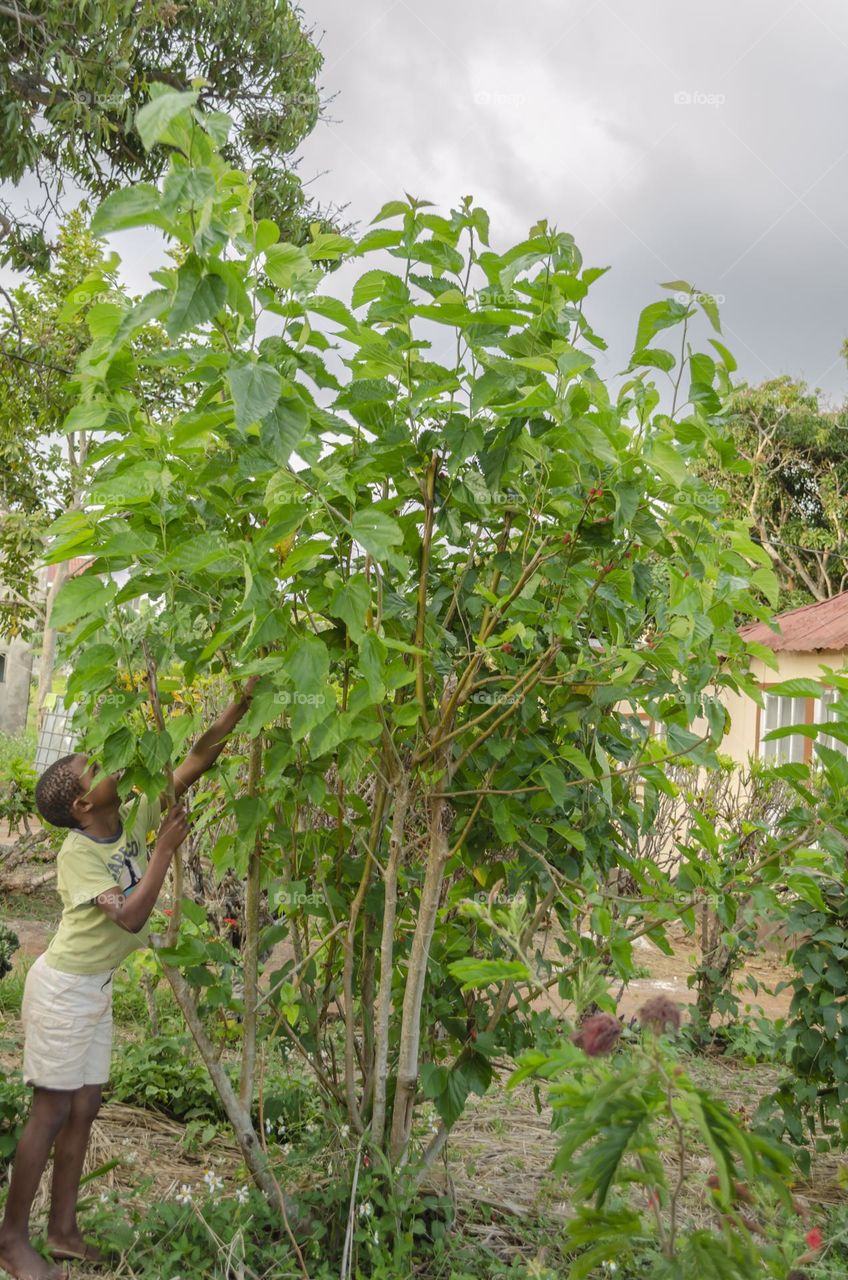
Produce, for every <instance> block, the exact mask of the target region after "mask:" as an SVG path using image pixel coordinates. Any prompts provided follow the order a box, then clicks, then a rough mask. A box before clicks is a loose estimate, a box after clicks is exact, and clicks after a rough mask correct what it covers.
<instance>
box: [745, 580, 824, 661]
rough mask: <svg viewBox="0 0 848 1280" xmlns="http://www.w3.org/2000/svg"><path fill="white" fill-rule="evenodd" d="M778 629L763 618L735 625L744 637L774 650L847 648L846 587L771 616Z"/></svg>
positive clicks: (794, 651)
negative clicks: (740, 625)
mask: <svg viewBox="0 0 848 1280" xmlns="http://www.w3.org/2000/svg"><path fill="white" fill-rule="evenodd" d="M772 622H776V623H777V624H778V626H779V627H780V633H779V634H777V633H775V632H774V631H772V629H771V627H770V626H769V624H768V623H766V622H749V623H747V625H746V626H744V627H740V628H739V634H740V635H741V636H744V637H745V639H746V640H758V641H759V642H760V644H765V645H768V647H769V648H770V649H774V650H775V652H778V651H781V650H782V651H784V652H787V653H814V652H815V651H816V650H817V649H848V591H842V592H840V594H839V595H838V596H831V597H830V599H829V600H818V601H816V603H815V604H804V605H802V606H801V608H800V609H790V611H789V612H788V613H781V614H779V615H777V617H775V618H772Z"/></svg>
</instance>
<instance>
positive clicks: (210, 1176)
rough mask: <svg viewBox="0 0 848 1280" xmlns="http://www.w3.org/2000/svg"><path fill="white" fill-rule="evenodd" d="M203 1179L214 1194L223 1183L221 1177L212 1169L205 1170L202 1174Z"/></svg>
mask: <svg viewBox="0 0 848 1280" xmlns="http://www.w3.org/2000/svg"><path fill="white" fill-rule="evenodd" d="M203 1181H204V1182H205V1183H206V1185H207V1187H208V1188H209V1191H210V1193H211V1194H212V1195H214V1194H215V1192H216V1191H220V1190H221V1188H222V1187H223V1185H224V1181H223V1179H222V1178H219V1177H218V1175H217V1173H215V1171H214V1169H207V1170H206V1172H205V1173H204V1175H203Z"/></svg>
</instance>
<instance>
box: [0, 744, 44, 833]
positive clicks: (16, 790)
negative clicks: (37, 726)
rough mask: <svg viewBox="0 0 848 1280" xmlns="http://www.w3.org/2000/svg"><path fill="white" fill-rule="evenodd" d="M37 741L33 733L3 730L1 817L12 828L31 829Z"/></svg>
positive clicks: (1, 749)
mask: <svg viewBox="0 0 848 1280" xmlns="http://www.w3.org/2000/svg"><path fill="white" fill-rule="evenodd" d="M34 756H35V741H34V738H33V736H32V735H30V734H23V735H21V736H20V737H11V736H10V735H9V734H5V733H0V778H2V780H3V781H2V785H0V820H2V821H4V822H7V823H8V824H9V829H10V830H11V831H12V832H19V831H20V830H21V828H23V829H24V830H26V829H27V826H28V821H29V819H30V818H31V817H32V816H33V815H34V813H35V781H36V775H35V769H34V768H33V765H32V761H33V758H34Z"/></svg>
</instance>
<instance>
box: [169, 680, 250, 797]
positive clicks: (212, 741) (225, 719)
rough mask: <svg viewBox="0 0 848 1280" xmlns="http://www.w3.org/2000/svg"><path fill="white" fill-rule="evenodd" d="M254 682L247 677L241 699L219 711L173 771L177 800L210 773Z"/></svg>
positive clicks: (240, 715)
mask: <svg viewBox="0 0 848 1280" xmlns="http://www.w3.org/2000/svg"><path fill="white" fill-rule="evenodd" d="M258 679H259V677H258V676H251V677H250V679H249V680H246V681H245V685H244V692H243V693H242V696H241V697H240V698H238V699H236V700H234V701H233V702H231V703H230V704H229V706H228V707H226V708H225V709H224V711H222V713H221V714H220V715H219V717H218V719H217V720H215V721H214V722H213V723H212V724H211V725H210V726H209V728H208V729H207V730H206V732H205V733H202V734H201V735H200V737H199V738H198V739H197V741H196V742H195V744H194V746H193V747H192V748H191V750H190V751H189V753H188V755H187V756H186V758H185V760H183V762H182V764H179V765H177V767H176V769H175V770H174V792H175V795H176V798H177V799H178V800H179V798H180V796H181V795H182V794H183V792H184V791H186V790H187V789H188V788H189V787H190V786H191V784H192V783H193V782H196V781H197V779H198V778H199V777H200V776H201V775H202V774H204V773H206V770H207V769H211V768H212V765H213V764H214V763H215V761H216V760H217V759H218V756H219V755H220V754H221V752H222V751H223V749H224V745H225V743H226V740H227V738H228V737H229V736H230V734H231V733H232V731H233V729H234V728H235V727H236V725H237V724H238V722H239V720H241V718H242V716H244V715H245V714H246V713H247V710H248V708H249V707H250V700H251V698H252V697H253V690H254V688H255V686H256V682H257V680H258ZM162 801H163V804H164V803H166V799H165V797H164V796H163V798H162Z"/></svg>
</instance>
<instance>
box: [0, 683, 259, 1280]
mask: <svg viewBox="0 0 848 1280" xmlns="http://www.w3.org/2000/svg"><path fill="white" fill-rule="evenodd" d="M255 683H256V680H255V678H253V679H251V680H248V681H247V682H246V684H245V687H244V694H243V696H242V697H241V698H240V699H239V700H237V701H234V702H231V703H230V705H229V706H228V707H227V709H226V710H225V711H224V712H223V714H222V715H221V716H220V717H219V718H218V719H217V720H216V721H215V722H214V724H213V725H212V726H211V727H210V728H209V729H208V730H207V731H206V732H205V733H204V734H203V735H202V736H201V737H200V738H198V740H197V742H196V743H195V744H194V746H193V747H192V749H191V751H190V752H189V753H188V755H187V756H186V758H185V760H184V762H183V763H182V764H181V765H179V767H178V768H176V769H175V770H174V791H175V793H176V796H177V798H179V797H180V796H181V795H182V794H183V792H184V791H185V790H186V789H187V788H188V787H190V786H191V784H192V783H193V782H195V781H196V780H197V779H198V778H199V777H200V776H201V774H203V773H205V772H206V771H207V769H210V768H211V767H212V765H213V764H214V763H215V761H216V760H217V758H218V756H219V755H220V754H221V751H222V750H223V747H224V742H225V739H226V738H227V736H228V735H229V734H230V733H232V731H233V729H234V728H235V726H236V725H237V724H238V722H239V720H241V718H242V716H243V715H244V714H245V712H246V711H247V709H248V707H249V706H250V699H251V695H252V693H253V687H254V685H255ZM163 798H164V797H163ZM35 799H36V805H37V806H38V810H39V813H40V814H41V816H42V817H43V818H44V819H45V820H46V821H47V822H50V823H52V824H53V825H54V826H57V827H67V828H69V833H68V836H67V837H66V839H65V842H64V844H63V845H62V848H61V850H60V851H59V857H58V889H59V894H60V896H61V898H62V907H63V911H62V919H61V921H60V923H59V928H58V930H57V932H56V935H55V937H54V938H53V940H52V942H51V943H50V945H49V947H48V948H47V951H46V952H45V953H44V955H42V956H39V958H38V959H37V960H36V962H35V964H34V965H33V966H32V968H31V969H30V971H29V973H28V974H27V979H26V985H25V988H24V999H23V1007H22V1011H21V1013H22V1019H23V1025H24V1081H25V1083H26V1084H28V1085H31V1086H32V1088H33V1100H32V1109H31V1111H30V1115H29V1119H28V1120H27V1123H26V1126H25V1128H24V1131H23V1133H22V1134H21V1140H20V1142H19V1143H18V1148H17V1151H16V1153H15V1160H14V1167H13V1170H12V1180H11V1185H10V1188H9V1198H8V1200H7V1201H6V1213H5V1217H4V1219H3V1222H2V1225H0V1267H2V1268H5V1270H6V1271H8V1272H9V1274H10V1275H12V1276H13V1277H15V1280H60V1277H61V1275H62V1272H61V1271H60V1270H59V1268H58V1267H55V1266H53V1265H52V1264H51V1263H49V1262H45V1260H44V1258H42V1257H41V1255H40V1254H38V1253H36V1251H35V1250H34V1249H33V1248H32V1245H31V1244H30V1240H29V1215H30V1210H31V1207H32V1202H33V1199H34V1197H35V1193H36V1191H37V1190H38V1184H39V1182H40V1180H41V1175H42V1173H43V1172H44V1169H45V1168H46V1165H47V1160H48V1157H49V1155H50V1151H51V1149H52V1151H53V1181H52V1185H51V1200H50V1214H49V1218H48V1223H47V1244H48V1248H49V1250H50V1252H51V1253H52V1255H53V1257H54V1258H55V1259H60V1260H61V1259H70V1258H82V1259H85V1260H86V1261H88V1262H100V1261H104V1260H105V1256H104V1255H103V1254H102V1253H101V1252H100V1250H99V1249H96V1248H95V1247H94V1245H91V1244H88V1243H87V1242H86V1241H85V1240H83V1238H82V1235H81V1234H80V1230H79V1227H78V1226H77V1220H76V1202H77V1193H78V1191H79V1184H80V1177H81V1174H82V1168H83V1161H84V1159H85V1152H86V1148H87V1146H88V1138H89V1133H90V1131H91V1125H92V1122H93V1120H94V1117H95V1116H96V1115H97V1112H98V1110H99V1107H100V1097H101V1092H102V1087H103V1085H104V1084H105V1083H106V1081H107V1080H108V1078H109V1059H110V1056H111V1047H112V975H113V973H114V972H115V969H116V968H117V967H118V965H119V964H121V962H122V961H123V960H125V959H126V957H127V956H128V955H129V954H130V952H131V951H134V950H136V949H137V948H138V947H144V946H147V945H149V944H148V928H147V922H148V919H149V917H150V914H151V912H152V911H153V908H154V907H155V905H156V899H157V898H158V896H159V891H160V889H161V888H162V883H163V881H164V879H165V875H166V873H167V870H168V867H169V865H170V863H171V859H172V858H173V856H174V853H175V852H176V850H177V849H178V848H179V846H180V845H181V844H182V842H183V840H185V838H186V835H187V834H188V821H187V819H186V814H185V810H184V809H183V808H182V807H181V806H180V805H179V804H177V805H175V806H174V808H172V809H171V811H170V812H169V813H168V815H167V816H166V818H165V820H164V821H163V822H162V825H161V826H160V827H159V834H158V836H157V839H156V844H155V846H154V849H153V852H152V854H151V855H150V859H149V861H148V859H147V853H146V846H147V833H148V832H149V831H151V830H153V829H154V828H155V827H156V826H157V825H158V823H159V816H160V812H161V799H160V801H159V802H158V803H156V804H150V803H149V802H148V801H147V800H145V799H142V800H141V802H140V804H139V805H138V809H137V812H136V815H135V818H134V820H133V826H132V829H131V830H130V831H126V830H124V826H123V819H124V817H125V816H126V808H125V807H124V808H122V806H121V804H120V800H119V797H118V780H117V777H116V776H115V775H111V776H110V775H106V776H100V775H99V770H98V766H97V765H96V764H95V763H93V762H91V761H89V760H88V759H87V757H86V756H84V755H72V756H65V757H64V758H63V759H62V760H57V761H56V763H55V764H52V765H50V767H49V768H48V769H46V770H45V771H44V773H43V774H42V775H41V777H40V778H39V780H38V783H37V785H36V789H35Z"/></svg>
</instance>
